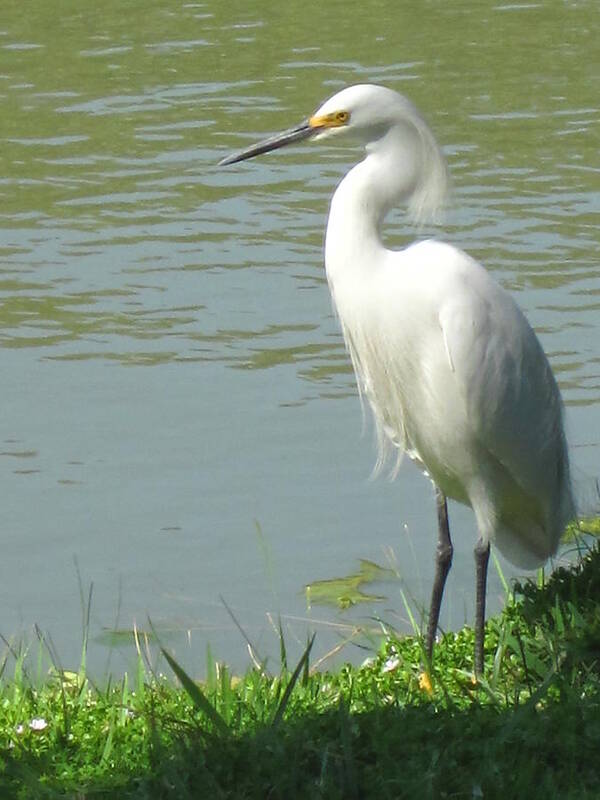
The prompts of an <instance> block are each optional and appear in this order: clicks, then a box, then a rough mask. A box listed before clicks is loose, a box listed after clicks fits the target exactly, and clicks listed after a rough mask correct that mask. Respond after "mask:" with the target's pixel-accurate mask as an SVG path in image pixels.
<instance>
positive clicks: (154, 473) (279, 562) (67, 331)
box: [0, 0, 600, 673]
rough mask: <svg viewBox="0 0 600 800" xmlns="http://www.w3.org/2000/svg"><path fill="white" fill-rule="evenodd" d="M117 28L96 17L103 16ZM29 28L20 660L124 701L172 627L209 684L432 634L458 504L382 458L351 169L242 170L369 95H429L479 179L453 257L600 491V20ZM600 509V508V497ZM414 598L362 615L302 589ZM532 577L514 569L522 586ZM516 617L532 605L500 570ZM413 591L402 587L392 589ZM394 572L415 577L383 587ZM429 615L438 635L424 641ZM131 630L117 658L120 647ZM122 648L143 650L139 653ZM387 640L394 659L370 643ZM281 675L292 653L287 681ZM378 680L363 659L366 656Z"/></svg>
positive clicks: (13, 239)
mask: <svg viewBox="0 0 600 800" xmlns="http://www.w3.org/2000/svg"><path fill="white" fill-rule="evenodd" d="M86 6H89V4H86ZM59 11H60V13H57V9H56V7H55V6H54V4H49V3H45V2H42V0H32V2H30V3H28V4H27V13H25V12H24V10H23V5H22V4H21V3H19V2H16V0H6V1H5V3H4V4H3V14H2V19H1V20H0V96H1V98H2V105H3V113H2V120H1V122H0V140H1V151H0V152H1V154H2V155H1V158H2V164H3V168H2V173H1V177H0V348H1V349H0V359H1V375H2V382H1V385H2V393H1V397H2V399H1V405H0V409H1V410H0V486H1V495H2V505H1V510H0V536H1V537H2V538H1V541H2V554H3V555H2V566H1V574H2V581H1V583H0V601H1V603H0V607H1V608H2V612H1V614H0V632H1V633H2V634H3V635H4V636H5V637H7V638H12V639H13V640H15V639H18V638H19V636H21V635H25V636H26V637H27V636H31V631H32V627H33V625H34V623H37V624H38V625H39V627H40V628H41V630H43V631H46V632H48V633H49V634H50V635H51V636H52V639H53V642H54V645H55V648H56V650H57V652H58V653H59V655H60V657H61V659H62V662H63V663H64V665H65V666H69V667H72V666H75V665H77V663H78V658H79V653H80V647H81V620H82V605H85V603H82V600H81V597H80V583H81V587H82V593H83V595H84V597H87V592H88V588H89V585H90V584H92V583H93V587H94V588H93V597H92V604H91V617H90V636H91V644H90V653H89V660H90V663H91V665H92V667H93V669H94V670H96V671H97V672H98V673H104V672H105V671H106V670H107V669H108V670H111V671H113V672H119V671H120V670H122V669H124V668H125V667H126V666H127V665H128V664H130V662H131V658H132V653H133V648H132V646H131V643H130V642H129V640H128V639H127V637H126V636H123V633H124V632H127V631H128V630H131V628H132V627H133V625H134V624H135V625H137V626H139V627H140V628H143V629H146V628H147V627H148V617H150V618H151V620H152V622H153V623H154V625H155V626H156V627H157V629H158V630H159V631H160V632H161V634H162V636H163V637H164V639H165V642H166V643H168V645H169V646H170V647H172V648H173V650H174V651H175V653H176V654H177V656H178V657H179V658H180V659H181V660H182V662H183V663H184V664H185V665H186V666H188V667H189V668H190V669H191V670H192V671H194V672H196V673H200V672H202V669H203V664H204V657H205V652H206V647H207V644H209V645H210V648H211V651H212V653H213V654H214V656H216V657H218V658H220V659H224V660H227V661H228V662H230V664H232V666H233V667H234V669H242V668H244V667H245V665H246V664H247V663H248V653H247V649H246V643H245V641H244V639H243V637H242V636H241V634H240V632H239V631H238V630H237V627H236V625H235V623H234V621H233V620H232V618H231V617H230V616H229V614H228V612H227V611H226V609H225V607H224V604H223V602H222V600H221V595H222V597H223V598H224V599H225V601H226V603H227V604H228V606H229V607H230V608H231V610H232V612H233V614H234V615H235V617H236V619H237V620H238V621H239V623H240V625H241V626H242V627H243V628H244V630H245V631H246V633H247V635H248V637H249V638H250V639H252V640H253V642H254V644H255V647H256V649H257V650H258V651H259V652H260V653H261V655H263V656H264V655H271V656H272V657H273V658H274V659H275V662H276V654H278V652H279V646H278V642H277V636H276V635H275V633H274V630H273V627H272V626H271V623H270V619H272V620H273V621H275V623H276V620H277V617H278V615H281V620H282V626H283V629H284V632H285V636H286V640H287V643H288V647H289V648H290V649H291V650H292V651H296V652H297V651H298V648H299V647H301V646H302V644H303V643H304V642H305V641H306V635H307V630H317V631H318V636H317V642H316V645H315V651H314V653H315V654H316V655H315V657H316V658H318V657H321V656H323V655H324V654H325V653H326V652H328V651H329V649H330V648H333V647H335V646H336V645H337V644H339V643H340V642H342V641H344V639H345V638H346V637H348V636H350V635H351V634H352V633H353V630H354V628H355V626H359V627H360V626H363V627H367V628H368V627H373V626H375V627H377V625H376V622H375V621H374V620H376V619H377V618H381V619H383V620H385V621H387V622H388V623H390V624H392V625H394V626H395V627H397V628H398V629H399V630H405V629H407V627H408V623H407V614H406V610H405V608H404V605H403V600H402V591H404V592H405V593H406V595H407V596H408V597H409V598H412V600H413V601H414V603H415V606H416V608H417V609H419V608H422V607H423V606H424V607H427V605H428V601H429V591H430V581H431V576H432V570H433V552H434V546H435V538H436V530H435V513H434V504H433V499H432V491H431V488H430V486H429V484H428V482H427V481H426V480H424V479H423V477H422V476H421V475H420V474H419V473H418V472H417V470H416V469H414V467H412V466H411V465H410V464H409V463H406V464H404V465H403V467H402V469H401V471H400V474H399V476H398V478H397V480H396V481H395V482H394V483H390V482H388V481H386V480H385V479H381V478H380V479H378V480H376V481H369V475H370V471H371V468H372V466H373V463H374V455H375V454H374V447H373V444H372V438H371V432H370V430H369V429H368V426H367V431H366V433H365V435H364V436H363V437H362V439H361V429H362V420H361V410H360V404H359V401H358V399H357V397H356V391H355V388H354V381H353V378H352V374H351V370H350V367H349V363H348V359H347V357H346V354H345V351H344V346H343V342H342V339H341V335H340V332H339V329H338V326H337V323H336V321H335V319H334V317H333V315H332V311H331V304H330V300H329V296H328V290H327V285H326V282H325V277H324V271H323V266H322V241H323V231H324V226H325V220H326V215H327V208H328V201H329V197H330V196H331V194H332V191H333V189H334V187H335V185H336V183H337V181H338V180H339V179H340V177H341V176H342V175H343V173H344V172H345V171H346V170H347V169H348V167H349V166H350V165H351V164H352V163H353V162H354V161H355V160H357V158H359V157H360V154H359V153H358V152H357V151H355V150H353V149H352V148H347V149H344V148H342V149H339V148H331V147H329V146H327V144H326V143H323V144H320V143H311V144H310V145H306V146H304V147H302V146H299V147H294V148H290V149H289V150H286V151H281V152H280V153H278V154H274V155H271V156H268V157H265V158H263V159H259V160H256V161H253V162H248V163H246V164H243V165H239V166H238V167H237V168H235V169H231V168H229V169H228V170H224V169H218V168H217V167H216V166H215V164H216V162H217V161H218V159H219V158H220V157H221V156H223V155H224V154H225V153H227V152H228V151H230V150H233V149H237V148H239V147H242V146H244V145H245V144H247V143H249V142H251V141H254V140H255V139H257V138H259V137H261V136H264V135H265V134H268V133H271V132H274V131H277V130H280V129H283V128H286V127H289V126H291V125H293V124H296V123H297V122H299V121H300V120H301V119H303V118H304V117H305V116H306V115H307V114H308V113H310V112H311V111H313V110H314V109H315V108H316V107H317V106H318V105H319V104H320V103H321V101H322V100H323V99H324V98H325V97H327V96H329V95H330V94H332V93H334V92H335V91H337V90H338V89H340V88H342V87H343V86H344V85H348V84H351V83H356V82H378V83H383V84H385V85H387V86H390V87H392V88H395V89H397V90H399V91H402V92H404V93H406V94H407V95H409V96H410V97H411V99H412V100H414V102H415V103H416V104H417V105H418V106H419V107H420V108H421V110H422V111H423V113H424V115H425V116H426V117H427V118H428V119H429V121H430V123H431V125H432V127H433V129H434V130H435V132H436V135H437V136H438V138H439V140H440V142H441V143H442V144H443V146H444V150H445V152H446V155H447V158H448V161H449V164H450V169H451V173H452V178H453V184H454V190H453V197H452V202H451V204H450V206H449V208H448V212H447V214H446V218H445V220H444V222H443V225H442V226H441V227H440V228H439V229H437V230H431V231H428V230H426V231H422V232H420V233H419V234H417V233H416V232H415V231H414V230H412V229H411V228H410V227H409V226H408V225H406V224H405V222H404V220H403V218H402V215H401V214H398V215H396V216H394V218H393V219H391V220H390V221H389V225H388V229H387V232H386V237H387V240H388V241H389V242H390V243H392V244H394V245H395V246H401V245H402V244H403V243H406V242H408V241H410V240H411V239H413V238H415V236H416V235H430V234H434V235H437V236H440V237H443V238H445V239H447V240H449V241H451V242H454V243H456V244H459V245H460V246H462V247H464V248H465V249H467V250H468V251H469V252H470V253H471V254H472V255H473V256H475V257H476V258H479V259H480V260H482V261H483V263H484V264H485V265H486V266H487V267H488V269H489V270H490V271H491V272H492V273H493V274H494V276H495V278H496V279H497V280H498V281H499V282H500V283H502V284H503V285H504V286H506V287H507V288H508V289H509V290H510V291H512V292H513V294H514V295H515V297H516V299H517V301H518V302H519V303H520V304H521V306H522V307H523V309H524V310H525V311H526V313H527V315H528V317H529V319H530V321H531V322H532V324H533V325H534V327H535V328H536V330H537V332H538V334H539V336H540V338H541V340H542V343H543V345H544V348H545V349H546V352H547V353H548V355H549V357H550V359H551V362H552V365H553V368H554V370H555V372H556V374H557V377H558V379H559V382H560V385H561V387H562V390H563V394H564V398H565V402H566V405H567V421H568V430H569V439H570V444H571V452H572V459H573V463H574V472H575V479H576V483H577V487H578V491H579V494H581V495H582V497H583V498H584V502H585V503H588V504H590V505H593V503H594V499H595V498H594V481H595V479H596V478H597V476H598V474H599V473H600V468H599V464H600V266H599V255H598V253H599V247H598V243H599V238H600V233H599V230H600V228H599V225H598V220H599V213H600V166H599V161H598V125H599V122H600V111H599V108H598V97H600V69H599V62H598V47H597V43H598V39H599V36H600V6H598V4H597V3H595V2H556V3H522V4H521V3H519V4H514V3H502V2H490V1H488V2H481V3H476V4H473V3H470V2H466V1H463V2H455V3H451V4H449V3H446V2H444V1H443V0H431V2H428V3H422V2H416V1H414V2H406V3H403V4H402V5H401V9H400V10H398V6H396V5H395V4H391V3H383V2H372V3H369V4H365V3H364V2H346V3H343V4H342V3H337V2H330V3H322V2H315V0H306V2H304V3H303V4H302V5H300V4H297V5H296V6H294V7H291V6H290V5H285V4H281V3H275V2H272V0H265V1H263V2H257V3H253V4H249V3H242V2H228V3H220V2H217V1H216V0H209V2H206V3H176V2H169V1H168V0H163V1H162V2H148V1H147V0H145V2H141V0H140V2H129V3H126V4H123V3H121V2H118V3H117V2H110V0H109V2H106V3H103V4H101V6H98V7H97V8H92V7H91V6H89V7H86V8H85V9H82V5H81V3H77V2H75V0H65V2H62V3H61V4H60V6H59ZM596 499H597V498H596ZM451 523H452V524H453V526H454V531H455V533H456V536H455V545H456V552H455V559H454V568H453V571H452V574H451V578H450V581H449V585H448V589H447V596H446V599H445V604H444V607H443V609H442V618H441V622H442V625H443V626H445V627H451V626H458V625H461V624H462V623H463V622H464V621H465V620H466V621H470V620H471V619H472V613H473V599H472V596H473V586H474V575H473V573H474V568H473V561H472V555H471V552H472V547H473V545H474V542H475V525H474V520H473V517H472V514H471V512H470V511H469V510H467V509H464V508H460V507H455V506H453V507H452V508H451ZM360 559H366V560H367V561H372V562H376V563H377V564H379V565H380V566H381V567H383V568H384V569H385V570H388V569H390V568H392V569H394V570H396V571H397V573H398V574H399V575H400V576H401V579H400V580H398V579H395V580H384V581H379V582H378V583H376V584H375V585H374V586H373V587H370V589H369V591H371V589H372V592H371V593H372V594H374V595H376V596H377V597H380V598H385V599H379V600H376V601H373V602H372V603H366V604H363V603H358V604H356V605H353V606H352V607H350V608H349V609H347V610H344V611H340V612H337V611H336V610H335V609H333V608H330V607H327V606H321V605H317V604H314V603H313V604H312V606H311V607H310V608H308V607H307V602H306V597H305V592H304V587H305V585H306V584H308V583H311V582H313V581H316V580H319V579H329V578H333V577H337V576H343V575H350V574H355V573H357V571H358V570H359V569H360ZM502 567H503V569H505V571H506V574H507V576H511V575H513V574H514V573H513V571H512V570H511V569H510V568H509V567H507V566H506V564H504V563H503V565H502ZM492 572H493V573H494V574H493V575H492V576H491V579H490V586H489V598H490V599H489V606H490V609H491V610H493V609H495V608H498V607H499V605H500V604H501V602H502V596H503V590H502V584H501V581H500V579H499V577H498V575H497V574H496V572H495V570H492ZM381 574H383V573H381ZM385 574H387V573H385ZM417 616H418V612H417ZM110 631H117V632H119V633H118V635H113V636H111V635H110ZM121 638H123V639H124V640H125V645H124V646H121V644H120V641H121ZM361 641H363V642H364V637H363V638H362V639H361ZM273 654H275V655H273ZM367 654H368V652H366V651H364V650H362V649H360V648H359V647H357V646H356V645H353V644H349V645H347V646H346V647H345V648H344V649H343V651H342V654H341V656H338V657H343V658H351V659H353V660H360V659H362V658H364V657H365V655H367Z"/></svg>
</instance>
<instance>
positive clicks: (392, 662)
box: [381, 656, 400, 672]
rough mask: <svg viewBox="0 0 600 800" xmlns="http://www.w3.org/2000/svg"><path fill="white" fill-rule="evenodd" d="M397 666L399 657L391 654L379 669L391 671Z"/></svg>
mask: <svg viewBox="0 0 600 800" xmlns="http://www.w3.org/2000/svg"><path fill="white" fill-rule="evenodd" d="M399 666H400V659H399V658H398V656H391V657H390V658H388V660H387V661H386V662H385V663H384V665H383V667H382V668H381V671H382V672H393V671H394V670H395V669H398V667H399Z"/></svg>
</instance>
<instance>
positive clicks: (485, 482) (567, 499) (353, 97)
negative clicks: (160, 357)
mask: <svg viewBox="0 0 600 800" xmlns="http://www.w3.org/2000/svg"><path fill="white" fill-rule="evenodd" d="M346 132H347V133H350V134H354V136H355V138H356V139H357V140H358V142H360V143H362V144H363V145H364V146H365V148H366V157H365V158H364V160H363V161H361V162H360V163H359V164H357V166H355V167H354V168H353V169H352V170H350V172H349V173H348V174H347V175H346V176H345V178H344V179H343V180H342V181H341V183H340V185H339V186H338V188H337V190H336V192H335V194H334V196H333V199H332V201H331V210H330V214H329V221H328V225H327V235H326V244H325V265H326V271H327V277H328V281H329V285H330V288H331V293H332V297H333V301H334V304H335V308H336V311H337V314H338V316H339V320H340V323H341V326H342V330H343V333H344V339H345V341H346V345H347V347H348V350H349V353H350V356H351V358H352V363H353V366H354V370H355V373H356V377H357V381H358V385H359V389H360V391H361V393H362V394H363V395H364V396H365V397H366V398H367V400H368V402H369V405H370V407H371V409H372V411H373V416H374V419H375V425H376V431H377V440H378V445H379V464H382V463H383V462H384V460H385V458H386V456H387V455H389V453H390V450H394V449H395V450H396V453H397V454H400V455H401V454H402V453H403V452H406V453H408V454H409V456H410V457H411V458H412V459H414V460H415V461H416V462H417V463H418V464H419V465H420V466H421V467H422V468H423V469H424V470H425V471H426V472H427V474H428V475H429V476H430V477H431V479H432V481H433V482H434V484H435V485H436V487H437V489H438V517H439V522H440V539H439V544H438V555H437V572H436V580H435V584H434V591H433V595H432V607H431V610H430V619H429V628H428V634H427V649H428V652H429V656H431V653H432V647H433V639H434V636H435V631H436V628H437V622H438V617H439V605H440V603H441V596H442V592H443V588H444V582H445V579H446V575H447V573H448V570H449V568H450V563H451V559H452V545H451V541H450V536H449V530H448V525H447V511H446V504H445V497H451V498H453V499H455V500H457V501H459V502H461V503H464V504H467V505H470V506H471V507H472V509H473V511H474V513H475V517H476V521H477V526H478V529H479V533H480V540H479V542H478V545H477V547H476V551H475V553H476V561H477V575H478V578H477V612H476V655H475V669H476V672H480V671H481V670H482V667H483V618H484V613H485V582H486V575H487V558H488V554H489V543H490V542H491V543H493V544H495V545H496V546H497V547H498V549H499V550H500V552H502V553H503V554H504V555H505V556H506V557H507V558H508V559H509V560H510V561H511V562H513V563H514V564H516V565H517V566H520V567H525V568H532V567H536V566H538V565H540V564H542V563H544V561H546V559H547V558H548V557H549V556H551V555H552V554H553V553H555V552H556V549H557V546H558V542H559V539H560V536H561V534H562V532H563V530H564V527H565V525H566V523H567V522H568V521H569V520H570V519H571V518H572V517H573V516H574V506H573V498H572V491H571V482H570V475H569V458H568V452H567V445H566V440H565V435H564V430H563V411H562V402H561V398H560V393H559V390H558V387H557V384H556V381H555V379H554V376H553V374H552V371H551V369H550V366H549V364H548V360H547V359H546V356H545V355H544V352H543V350H542V348H541V345H540V343H539V341H538V339H537V337H536V335H535V333H534V332H533V330H532V329H531V327H530V326H529V324H528V322H527V320H526V319H525V316H524V315H523V313H522V312H521V310H520V309H519V308H518V306H517V305H516V303H515V302H514V300H513V299H512V297H511V296H510V295H509V294H508V293H507V292H506V291H505V290H504V289H502V288H501V287H500V286H499V285H498V284H497V283H496V282H495V281H494V280H493V279H492V278H491V277H490V275H489V274H488V273H487V272H486V270H485V269H484V268H483V267H481V266H480V265H479V264H478V263H477V262H476V261H474V260H473V259H472V258H470V257H469V256H468V255H467V254H466V253H464V252H462V251H461V250H459V249H457V248H455V247H453V246H451V245H449V244H444V243H441V242H438V241H432V240H428V241H422V242H418V243H416V244H412V245H410V246H409V247H407V248H405V249H403V250H389V249H387V248H386V247H385V246H384V245H383V243H382V239H381V226H382V223H383V220H384V217H385V215H386V214H387V212H388V211H389V210H390V209H391V208H392V207H394V206H396V205H398V204H405V205H406V206H407V208H408V210H409V213H411V215H412V216H413V217H414V218H417V219H420V218H423V217H424V216H427V215H431V214H434V213H435V211H436V210H437V208H438V206H439V205H440V204H441V203H442V202H443V200H444V196H445V193H446V188H447V173H446V166H445V162H444V159H443V156H442V154H441V152H440V150H439V147H438V146H437V144H436V142H435V139H434V137H433V134H432V133H431V131H430V129H429V127H428V126H427V125H426V123H425V122H424V120H423V119H422V117H421V116H420V114H419V113H418V111H417V110H416V109H415V107H414V106H413V105H412V104H411V103H410V102H409V101H408V100H407V99H406V98H404V97H402V96H401V95H399V94H397V93H396V92H393V91H391V90H389V89H386V88H384V87H381V86H371V85H359V86H352V87H349V88H347V89H344V90H343V91H341V92H339V93H338V94H336V95H334V96H333V97H332V98H330V99H329V100H328V101H326V103H325V104H324V105H323V106H321V108H319V110H318V111H317V112H316V113H315V114H314V115H313V116H312V117H311V118H310V120H309V121H308V123H306V124H304V125H302V126H299V127H298V128H295V129H293V130H292V131H288V132H286V133H285V134H282V135H280V136H278V137H275V138H273V139H270V140H267V141H266V142H263V143H261V144H259V145H256V146H254V147H253V148H249V149H248V150H245V151H242V152H241V153H238V154H235V155H234V156H232V157H230V158H228V159H225V163H232V162H234V161H238V160H242V159H243V158H249V157H251V156H253V155H256V154H257V153H259V152H266V151H268V150H271V149H275V148H276V147H280V146H282V145H283V144H287V143H289V142H290V141H298V140H300V139H304V138H309V137H314V138H325V137H334V136H338V135H342V134H343V133H346Z"/></svg>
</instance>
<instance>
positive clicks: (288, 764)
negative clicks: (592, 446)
mask: <svg viewBox="0 0 600 800" xmlns="http://www.w3.org/2000/svg"><path fill="white" fill-rule="evenodd" d="M138 644H139V643H138ZM311 646H312V641H310V642H309V643H308V644H307V647H306V650H305V652H304V654H303V655H302V658H301V659H300V661H299V662H298V664H296V665H294V666H291V665H290V666H288V665H287V654H286V650H285V643H284V641H283V638H282V640H281V662H282V663H281V668H280V670H279V674H277V675H275V676H273V675H270V674H268V673H267V671H266V668H264V667H258V668H253V669H251V670H249V671H248V672H247V673H246V675H244V676H243V677H236V676H233V675H232V674H231V673H230V672H229V670H228V669H227V668H226V667H225V666H223V665H221V664H215V663H214V662H211V664H210V665H209V670H208V674H207V676H206V679H205V680H204V681H203V682H202V683H199V682H195V681H193V680H192V679H191V678H190V677H189V676H188V675H187V674H186V673H185V672H184V671H183V669H182V668H181V667H180V666H179V665H178V664H177V663H176V662H175V661H174V660H173V659H172V657H171V656H170V655H169V653H168V652H167V651H166V650H163V655H164V657H165V661H166V665H168V667H167V666H166V667H165V668H166V669H168V671H169V677H165V676H163V675H158V674H155V673H154V672H153V671H152V670H151V669H150V667H149V666H148V665H147V662H145V661H144V657H143V652H144V648H143V646H140V647H139V650H138V653H139V661H138V669H137V674H135V675H132V676H127V675H126V676H125V677H124V678H123V679H122V680H121V681H120V682H119V683H118V684H114V683H109V684H108V685H107V686H104V687H98V686H95V685H93V684H92V682H91V681H90V679H89V678H88V676H87V675H86V670H85V658H84V659H83V663H82V667H81V669H80V671H79V672H78V673H69V672H64V671H60V670H58V669H55V670H54V672H53V674H52V675H51V676H50V677H47V676H45V675H44V676H42V675H41V672H42V669H41V667H39V666H38V669H37V670H36V669H35V665H34V667H33V669H31V666H30V663H29V662H30V660H31V659H29V660H28V661H27V662H26V660H25V658H24V655H23V654H22V653H17V652H14V651H13V650H12V648H11V647H10V645H7V648H6V651H5V653H4V656H3V660H2V663H1V667H2V678H1V686H0V797H2V798H3V800H4V798H6V799H7V800H8V799H9V798H20V799H23V800H24V799H25V798H27V800H29V798H73V800H75V799H76V798H77V799H78V800H83V798H85V799H86V800H88V798H89V799H90V800H91V799H92V798H131V799H133V798H153V799H154V798H177V799H178V800H185V799H186V798H261V799H262V798H327V800H330V799H335V798H344V799H346V798H350V800H352V799H353V798H404V797H406V798H445V797H447V798H451V797H452V798H496V797H502V798H504V800H505V799H506V798H522V797H524V796H526V793H535V795H534V796H544V797H545V798H585V797H593V798H597V797H600V770H599V769H598V752H600V691H599V690H600V550H599V549H598V547H597V546H596V547H595V548H594V549H593V550H591V551H590V552H588V553H587V554H586V555H585V556H584V557H583V558H582V559H581V562H580V563H579V565H578V566H577V567H574V568H570V569H564V568H562V569H559V570H557V571H556V572H555V573H554V574H553V575H552V576H551V578H550V579H549V580H548V581H547V582H546V583H544V584H543V583H542V582H541V581H540V582H539V583H538V584H535V583H527V584H525V585H522V586H517V587H515V591H514V593H513V594H512V595H511V596H510V597H509V600H508V602H507V605H506V608H505V610H504V611H503V612H502V613H501V614H500V615H498V616H497V617H494V618H492V619H490V620H489V621H488V624H487V628H486V665H485V679H484V680H481V681H480V682H479V683H475V682H474V680H473V677H472V666H473V665H472V652H473V631H472V630H471V629H469V628H465V629H463V630H461V631H459V632H457V633H448V634H446V635H445V636H443V637H442V639H441V641H440V642H439V644H438V646H437V647H436V650H435V663H434V664H433V666H432V668H431V670H430V671H429V672H428V673H424V672H423V669H422V666H421V664H422V662H423V642H422V639H421V637H420V636H419V635H415V636H412V637H404V638H397V637H395V636H394V635H393V634H391V633H390V634H389V635H388V636H386V638H385V640H384V642H383V644H382V646H381V648H380V650H379V652H378V653H377V654H376V655H375V656H374V657H373V658H372V659H370V660H369V661H368V662H367V663H365V664H363V665H362V666H360V667H350V666H344V667H342V668H340V669H338V670H336V671H335V672H313V671H312V670H311V662H310V652H311ZM50 649H51V648H50ZM84 652H85V650H84ZM33 673H36V674H33Z"/></svg>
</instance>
